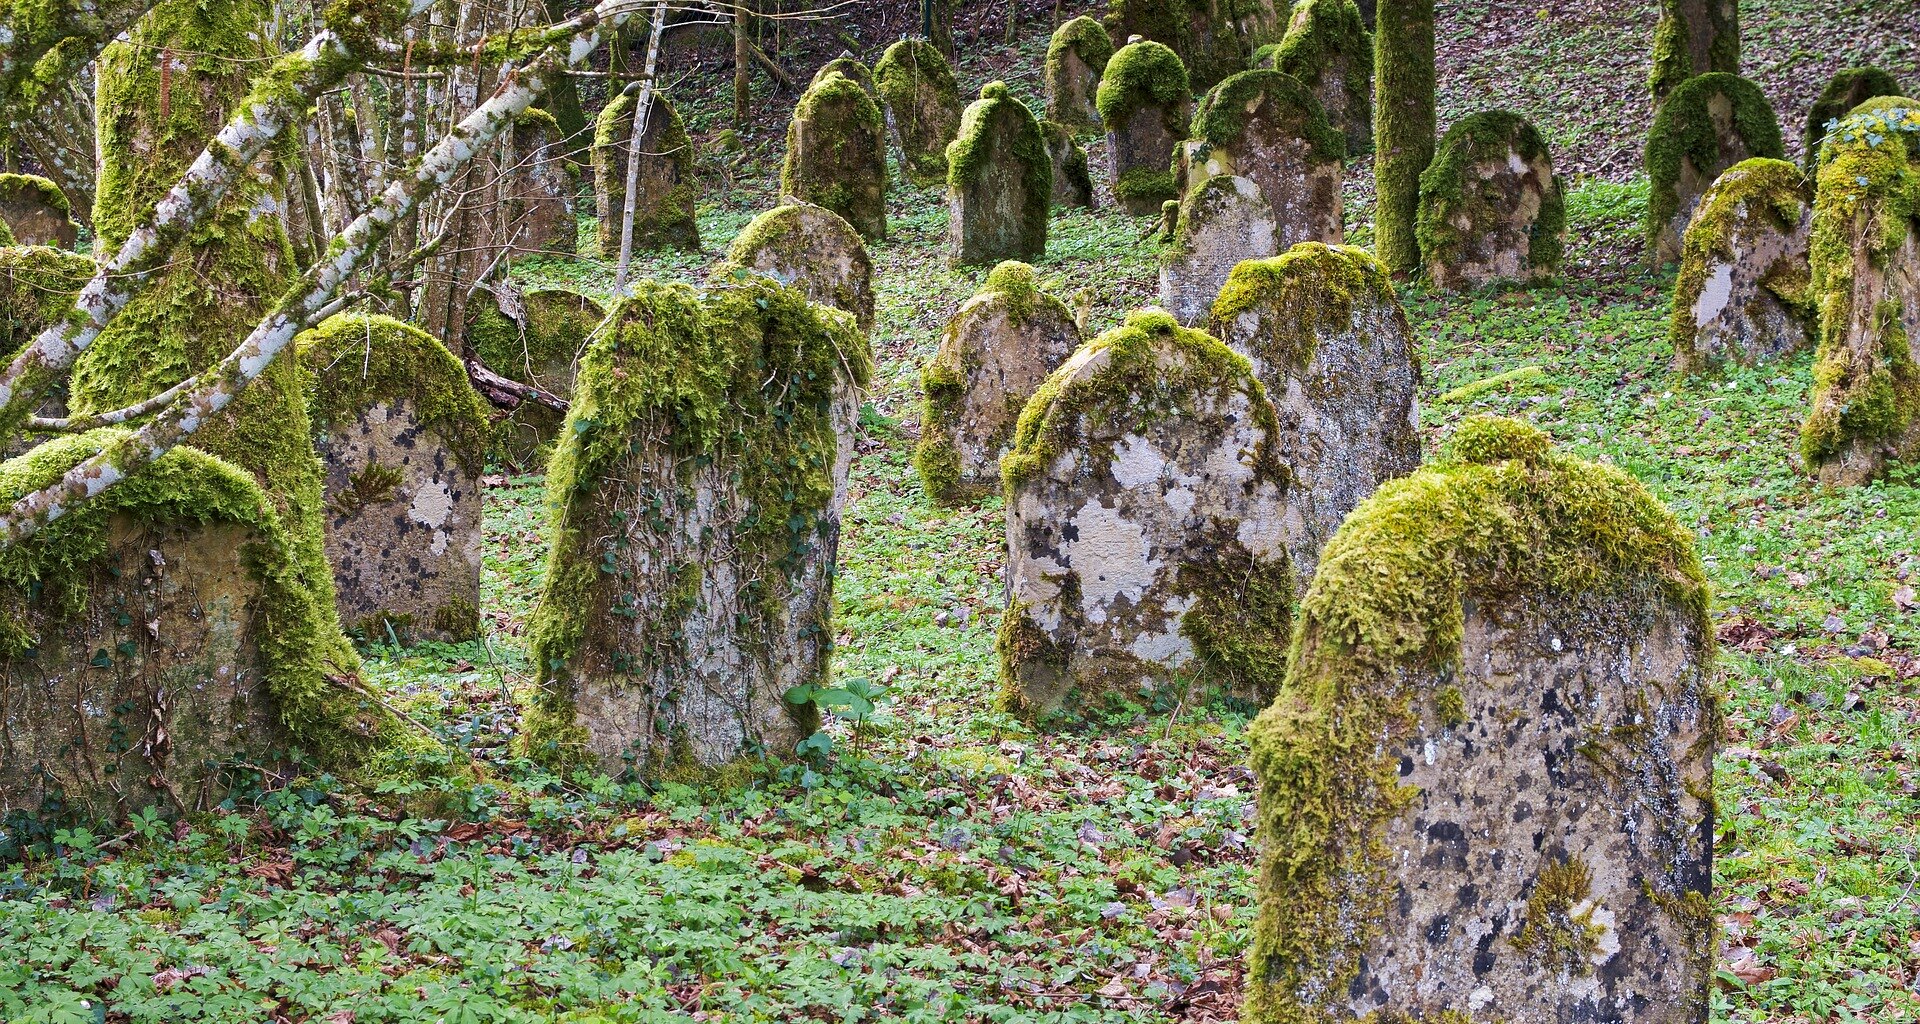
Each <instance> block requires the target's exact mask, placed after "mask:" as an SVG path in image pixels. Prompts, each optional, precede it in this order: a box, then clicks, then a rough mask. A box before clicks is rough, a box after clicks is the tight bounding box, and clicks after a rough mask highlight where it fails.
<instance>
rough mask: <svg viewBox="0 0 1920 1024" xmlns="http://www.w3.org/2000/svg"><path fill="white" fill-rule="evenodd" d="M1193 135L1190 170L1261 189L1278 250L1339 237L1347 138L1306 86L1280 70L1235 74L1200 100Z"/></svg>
mask: <svg viewBox="0 0 1920 1024" xmlns="http://www.w3.org/2000/svg"><path fill="white" fill-rule="evenodd" d="M1193 138H1194V139H1195V140H1196V142H1197V146H1196V148H1194V149H1193V150H1191V151H1190V153H1191V156H1190V160H1191V161H1192V162H1191V166H1190V175H1208V176H1210V175H1215V174H1235V175H1239V176H1240V177H1243V178H1248V179H1250V180H1252V181H1253V183H1254V184H1256V185H1258V186H1260V193H1261V194H1262V195H1264V196H1265V197H1266V199H1267V203H1268V205H1270V206H1272V207H1273V214H1274V225H1275V230H1276V231H1277V232H1278V237H1279V247H1280V249H1281V250H1282V251H1284V250H1286V249H1289V248H1292V247H1293V246H1295V245H1298V244H1299V243H1301V242H1326V243H1328V244H1329V245H1331V244H1336V243H1338V242H1340V241H1341V240H1342V239H1343V238H1344V237H1345V231H1344V229H1343V228H1342V226H1341V224H1342V220H1343V210H1342V208H1341V196H1340V187H1341V181H1342V180H1343V178H1344V175H1345V168H1344V164H1343V162H1342V161H1343V158H1344V157H1345V155H1346V141H1345V139H1343V138H1342V137H1341V135H1340V133H1339V132H1337V131H1335V130H1334V129H1333V128H1332V126H1330V125H1328V123H1327V117H1326V114H1325V113H1324V112H1323V111H1322V110H1321V109H1320V101H1319V100H1316V99H1314V98H1313V94H1312V93H1310V92H1308V91H1307V88H1306V86H1304V85H1301V84H1300V83H1299V82H1298V81H1296V80H1295V79H1293V78H1292V77H1290V76H1287V75H1283V74H1281V73H1279V72H1278V71H1243V72H1241V73H1240V74H1237V75H1234V76H1233V77H1231V78H1228V79H1227V80H1226V81H1224V82H1221V83H1220V84H1219V85H1217V86H1214V88H1213V91H1211V92H1209V93H1207V95H1206V98H1205V99H1203V100H1202V101H1201V103H1200V109H1199V111H1198V112H1197V113H1196V114H1195V115H1194V118H1193Z"/></svg>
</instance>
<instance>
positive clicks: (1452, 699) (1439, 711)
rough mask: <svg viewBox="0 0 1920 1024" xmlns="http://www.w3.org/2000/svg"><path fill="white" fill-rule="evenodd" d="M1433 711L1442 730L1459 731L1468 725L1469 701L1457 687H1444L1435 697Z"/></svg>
mask: <svg viewBox="0 0 1920 1024" xmlns="http://www.w3.org/2000/svg"><path fill="white" fill-rule="evenodd" d="M1433 711H1434V716H1435V717H1436V718H1437V719H1438V720H1439V722H1440V725H1441V727H1442V728H1446V729H1457V728H1459V727H1460V726H1463V725H1465V724H1467V699H1466V697H1464V696H1462V695H1461V693H1460V688H1459V687H1457V686H1446V687H1442V688H1441V690H1440V692H1439V693H1437V694H1435V695H1434V698H1433Z"/></svg>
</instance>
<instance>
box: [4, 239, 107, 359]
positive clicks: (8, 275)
mask: <svg viewBox="0 0 1920 1024" xmlns="http://www.w3.org/2000/svg"><path fill="white" fill-rule="evenodd" d="M93 270H94V267H93V261H92V260H90V259H88V258H86V257H85V256H82V255H80V254H79V253H73V252H66V251H63V250H60V249H55V248H51V247H49V246H44V245H33V246H5V247H0V357H4V358H6V359H8V360H11V359H12V358H13V357H14V356H16V355H18V354H19V353H20V350H21V349H23V348H25V347H26V346H27V344H28V343H29V342H31V341H32V340H33V339H34V337H35V336H36V335H38V334H39V333H40V332H41V331H44V330H46V329H47V328H48V327H50V326H52V325H53V324H56V323H59V322H60V321H62V320H64V319H66V318H67V317H68V316H69V315H71V314H72V313H73V312H74V308H73V301H74V299H75V297H77V296H78V295H79V294H80V289H81V288H84V287H86V284H87V282H88V281H89V280H91V279H92V278H93Z"/></svg>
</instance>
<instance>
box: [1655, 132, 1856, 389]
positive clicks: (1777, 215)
mask: <svg viewBox="0 0 1920 1024" xmlns="http://www.w3.org/2000/svg"><path fill="white" fill-rule="evenodd" d="M1812 224H1813V193H1812V189H1811V188H1810V187H1809V185H1808V183H1807V179H1806V178H1805V176H1803V175H1802V174H1801V173H1800V169H1799V168H1798V167H1795V166H1794V165H1792V164H1790V163H1787V162H1786V161H1784V160H1765V159H1756V160H1746V161H1742V162H1741V163H1738V164H1735V165H1733V166H1732V167H1730V168H1728V169H1727V172H1726V173H1725V174H1722V175H1721V176H1720V177H1719V179H1718V180H1716V181H1715V182H1714V183H1713V187H1712V188H1710V189H1708V190H1707V194H1706V196H1705V197H1703V198H1702V199H1701V200H1700V205H1699V207H1697V208H1696V209H1695V210H1694V213H1693V222H1692V223H1691V224H1689V225H1688V226H1687V239H1686V252H1685V254H1684V255H1683V256H1682V257H1681V259H1680V276H1679V278H1678V279H1677V280H1676V281H1675V282H1674V287H1673V327H1672V329H1671V330H1670V331H1669V333H1668V338H1669V340H1670V341H1672V343H1673V368H1674V369H1675V370H1678V371H1680V372H1682V373H1696V372H1700V371H1703V370H1706V369H1708V368H1710V367H1712V366H1715V365H1717V364H1720V363H1723V362H1734V363H1738V364H1740V365H1743V366H1752V365H1753V364H1755V363H1758V362H1762V361H1764V360H1767V359H1772V358H1774V357H1776V356H1781V355H1786V354H1788V353H1790V352H1797V351H1799V350H1800V349H1803V348H1805V347H1807V346H1808V345H1809V344H1811V343H1812V340H1813V333H1814V330H1815V329H1816V325H1817V323H1818V321H1819V311H1818V310H1817V309H1815V308H1814V305H1813V295H1812V292H1811V290H1810V289H1809V284H1810V277H1811V274H1812V270H1811V268H1810V266H1809V264H1808V256H1807V233H1808V231H1809V230H1810V229H1811V227H1812Z"/></svg>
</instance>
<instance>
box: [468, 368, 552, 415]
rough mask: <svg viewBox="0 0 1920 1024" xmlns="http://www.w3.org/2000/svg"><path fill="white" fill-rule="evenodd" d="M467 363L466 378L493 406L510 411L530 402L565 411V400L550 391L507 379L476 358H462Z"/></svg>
mask: <svg viewBox="0 0 1920 1024" xmlns="http://www.w3.org/2000/svg"><path fill="white" fill-rule="evenodd" d="M463 361H464V362H465V363H466V365H467V379H468V380H469V381H472V382H473V389H474V390H475V391H478V392H480V397H481V398H484V399H486V400H487V401H488V402H489V403H490V404H492V405H493V406H495V407H497V408H500V409H505V410H507V411H508V412H512V411H513V410H515V409H518V408H520V407H521V406H522V405H524V404H526V403H528V402H532V403H534V404H535V405H544V406H546V407H547V408H549V409H552V410H554V411H556V412H566V411H567V400H566V399H564V398H561V397H560V396H559V395H556V394H554V393H553V392H551V391H545V390H542V389H540V388H537V387H534V386H533V385H531V384H522V383H520V382H519V381H517V380H509V379H507V378H505V377H502V376H500V375H499V374H497V373H495V372H493V371H492V370H489V369H487V367H486V366H485V365H484V364H482V363H481V362H480V361H479V360H478V359H473V358H471V357H469V358H467V359H466V360H463Z"/></svg>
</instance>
